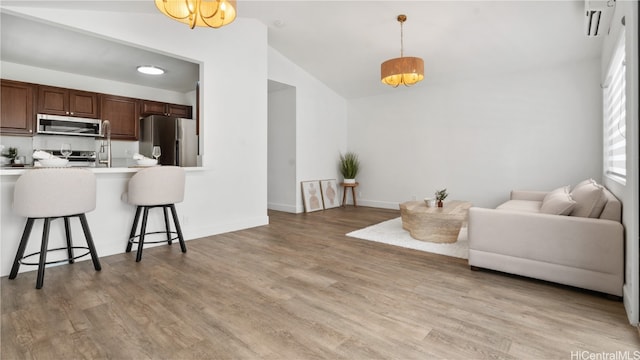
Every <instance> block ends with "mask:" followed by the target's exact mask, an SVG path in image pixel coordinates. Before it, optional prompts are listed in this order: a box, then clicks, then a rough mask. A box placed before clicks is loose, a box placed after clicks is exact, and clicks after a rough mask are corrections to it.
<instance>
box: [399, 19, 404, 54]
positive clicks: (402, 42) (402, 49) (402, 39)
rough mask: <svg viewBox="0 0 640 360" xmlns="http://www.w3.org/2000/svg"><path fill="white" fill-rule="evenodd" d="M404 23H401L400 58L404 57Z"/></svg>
mask: <svg viewBox="0 0 640 360" xmlns="http://www.w3.org/2000/svg"><path fill="white" fill-rule="evenodd" d="M403 25H404V21H400V57H404V30H403V29H404V27H403Z"/></svg>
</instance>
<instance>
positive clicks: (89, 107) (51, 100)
mask: <svg viewBox="0 0 640 360" xmlns="http://www.w3.org/2000/svg"><path fill="white" fill-rule="evenodd" d="M38 113H40V114H51V115H67V116H77V117H85V118H92V119H97V118H98V94H97V93H93V92H88V91H80V90H74V89H65V88H59V87H53V86H43V85H41V86H38Z"/></svg>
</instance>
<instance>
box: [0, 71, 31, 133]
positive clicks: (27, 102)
mask: <svg viewBox="0 0 640 360" xmlns="http://www.w3.org/2000/svg"><path fill="white" fill-rule="evenodd" d="M0 86H1V88H0V97H1V98H2V100H1V104H0V108H1V109H2V113H1V114H0V133H1V134H3V135H26V136H32V135H33V127H34V122H35V116H34V115H35V114H34V96H35V89H36V85H34V84H29V83H24V82H17V81H11V80H4V79H3V80H2V81H0Z"/></svg>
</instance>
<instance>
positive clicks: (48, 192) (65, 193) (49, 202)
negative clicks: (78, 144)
mask: <svg viewBox="0 0 640 360" xmlns="http://www.w3.org/2000/svg"><path fill="white" fill-rule="evenodd" d="M95 208H96V178H95V175H94V174H93V173H92V172H91V171H89V170H86V169H55V168H51V169H37V170H35V169H34V170H29V171H27V172H25V173H24V174H23V175H22V176H20V177H19V178H18V180H17V181H16V185H15V188H14V193H13V210H14V211H15V213H16V214H18V215H20V216H24V217H26V218H27V223H26V225H25V227H24V232H23V234H22V238H21V240H20V245H19V246H18V252H17V253H16V258H15V260H14V261H13V267H12V268H11V273H10V274H9V279H15V278H16V276H17V275H18V270H19V269H20V264H23V265H38V277H37V280H36V289H41V288H42V285H43V283H44V269H45V266H46V265H49V264H57V263H62V262H68V263H69V264H73V262H74V260H75V259H78V258H80V257H83V256H85V255H89V254H91V260H93V267H94V268H95V269H96V271H100V270H101V269H102V267H101V266H100V261H99V260H98V254H97V252H96V248H95V246H94V244H93V238H92V237H91V232H90V231H89V225H88V224H87V217H86V216H85V213H87V212H89V211H93V210H94V209H95ZM72 217H78V218H79V219H80V224H81V225H82V230H83V232H84V237H85V239H86V242H87V246H86V247H85V246H73V242H72V239H71V229H70V224H69V218H72ZM58 218H63V219H64V228H65V237H66V240H67V246H66V247H61V248H55V249H49V248H48V244H49V229H50V223H51V220H54V219H58ZM37 219H43V220H44V227H43V231H42V243H41V245H40V251H39V252H35V253H31V254H29V255H26V256H25V255H24V251H25V248H26V246H27V242H28V241H29V236H30V235H31V229H32V228H33V223H34V222H35V220H37ZM65 249H66V250H67V255H68V258H67V259H63V260H57V261H51V262H47V253H48V252H52V251H59V250H65ZM74 249H84V250H88V251H87V252H86V253H83V254H82V255H78V256H74V251H73V250H74ZM36 255H40V260H39V262H37V263H32V262H26V261H24V260H25V259H28V258H29V257H31V256H36Z"/></svg>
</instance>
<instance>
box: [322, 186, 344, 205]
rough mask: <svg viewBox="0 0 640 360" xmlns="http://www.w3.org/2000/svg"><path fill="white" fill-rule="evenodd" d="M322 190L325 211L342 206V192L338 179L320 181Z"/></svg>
mask: <svg viewBox="0 0 640 360" xmlns="http://www.w3.org/2000/svg"><path fill="white" fill-rule="evenodd" d="M320 188H321V189H322V203H323V204H324V208H325V209H332V208H336V207H339V206H340V205H341V204H340V190H339V189H338V181H337V180H336V179H327V180H320Z"/></svg>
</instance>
